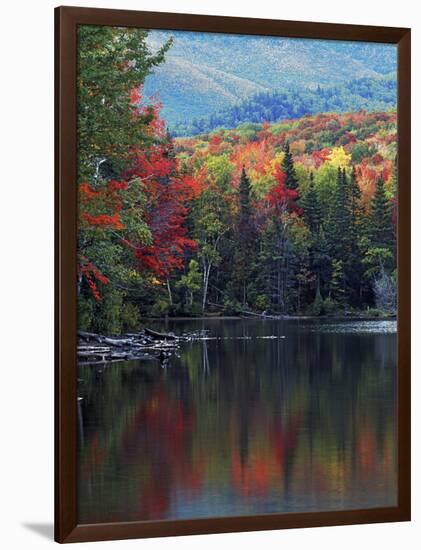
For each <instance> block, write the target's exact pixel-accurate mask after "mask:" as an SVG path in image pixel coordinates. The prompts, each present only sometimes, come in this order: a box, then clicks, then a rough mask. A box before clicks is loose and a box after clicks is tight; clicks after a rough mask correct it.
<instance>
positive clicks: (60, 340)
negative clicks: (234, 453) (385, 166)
mask: <svg viewBox="0 0 421 550" xmlns="http://www.w3.org/2000/svg"><path fill="white" fill-rule="evenodd" d="M79 24H93V25H119V26H129V27H130V26H131V27H133V26H135V27H143V28H147V29H172V30H190V31H205V32H225V33H236V34H254V35H256V34H261V35H272V36H284V37H296V38H320V39H330V40H353V41H367V42H383V43H392V44H397V46H398V158H399V165H398V172H399V191H398V193H399V215H398V270H399V285H398V287H399V288H398V505H397V506H396V507H391V508H375V509H364V510H350V511H335V512H311V513H288V514H268V515H255V516H240V517H219V518H206V519H191V520H171V521H170V520H165V521H145V522H141V521H136V522H122V523H106V524H104V523H101V524H92V525H78V523H77V494H76V491H77V484H76V482H77V479H76V478H77V472H76V444H77V438H76V429H77V428H76V425H77V424H76V220H77V188H76V183H75V182H76V29H77V25H79ZM410 43H411V34H410V29H405V28H392V27H373V26H357V25H339V24H331V23H309V22H306V23H304V22H298V21H277V20H265V19H248V18H234V17H219V16H203V15H184V14H172V13H156V12H140V11H127V10H108V9H94V8H76V7H59V8H56V9H55V258H56V259H55V540H56V541H57V542H82V541H95V540H112V539H127V538H139V537H157V536H169V535H189V534H199V533H223V532H232V531H256V530H263V529H283V528H297V527H316V526H326V525H349V524H356V523H376V522H392V521H408V520H410V508H411V492H410V470H411V453H410V450H411V449H410V433H411V425H410V408H411V402H410V398H411V391H410V390H411V388H410V375H411V372H410V345H411V341H410V339H411V335H410V322H411V317H410V267H411V265H410V249H411V243H410V213H411V212H410V170H411V149H410V141H411V126H410V125H411V117H410V113H411V101H410V100H411V78H410V71H411V63H410Z"/></svg>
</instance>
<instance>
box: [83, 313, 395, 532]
mask: <svg viewBox="0 0 421 550" xmlns="http://www.w3.org/2000/svg"><path fill="white" fill-rule="evenodd" d="M157 328H161V329H163V328H166V329H167V330H173V331H174V332H176V333H181V332H183V331H186V330H195V329H198V328H207V329H209V330H210V334H209V335H210V337H211V339H209V340H206V341H203V342H194V343H190V344H186V345H185V346H184V347H183V349H182V351H181V353H180V357H173V358H172V359H171V361H170V363H169V365H168V366H167V367H166V368H162V367H161V366H160V365H159V363H158V362H156V361H144V362H140V361H137V362H136V361H133V362H123V363H113V364H110V365H108V366H106V367H104V366H101V367H94V366H85V367H82V366H81V367H80V368H79V377H80V380H79V396H80V397H82V399H79V401H78V413H79V414H78V416H79V432H80V433H79V436H80V437H79V439H80V446H79V522H80V523H94V522H113V521H133V520H154V519H164V518H171V519H176V518H199V517H209V516H227V515H247V514H264V513H273V512H297V511H299V512H303V511H321V510H343V509H353V508H354V509H355V508H368V507H380V506H381V507H383V506H394V505H396V456H395V455H396V453H395V448H396V429H395V404H396V391H395V389H396V388H395V386H396V384H395V380H396V333H395V331H396V326H395V323H394V322H393V321H387V322H385V321H374V322H349V321H348V322H338V323H332V322H328V323H327V322H321V321H255V320H250V321H248V320H247V321H241V320H223V321H222V320H207V321H201V320H196V321H174V322H170V323H169V325H167V326H166V327H164V326H159V325H157ZM270 336H275V338H268V337H270ZM212 337H213V338H215V337H218V338H217V339H212Z"/></svg>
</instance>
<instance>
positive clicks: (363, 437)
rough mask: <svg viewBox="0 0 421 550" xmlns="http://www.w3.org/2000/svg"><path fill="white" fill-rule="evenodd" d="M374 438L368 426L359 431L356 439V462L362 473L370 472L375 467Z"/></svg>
mask: <svg viewBox="0 0 421 550" xmlns="http://www.w3.org/2000/svg"><path fill="white" fill-rule="evenodd" d="M376 454H377V453H376V440H375V437H374V434H373V432H372V431H371V429H370V428H364V429H362V430H361V431H360V434H359V436H358V440H357V457H358V464H359V465H360V467H361V470H362V472H363V473H364V474H370V473H371V472H373V470H375V469H376V467H377V461H376Z"/></svg>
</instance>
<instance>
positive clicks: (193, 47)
mask: <svg viewBox="0 0 421 550" xmlns="http://www.w3.org/2000/svg"><path fill="white" fill-rule="evenodd" d="M170 37H171V38H173V39H174V42H173V45H172V47H171V49H170V50H168V52H167V54H166V56H165V62H164V63H162V64H160V65H159V66H157V67H156V68H155V69H154V71H153V74H150V75H149V76H148V78H147V79H146V80H145V94H146V95H147V96H153V97H156V98H157V99H158V100H159V101H160V102H161V103H162V106H163V108H162V116H163V118H164V119H165V120H166V122H167V123H168V125H169V127H170V129H171V132H173V131H174V130H175V129H176V128H177V126H178V124H180V123H183V124H189V123H191V122H192V120H193V119H195V120H201V119H203V118H205V119H207V118H209V117H210V116H211V115H212V114H214V113H218V112H220V111H225V110H226V109H229V107H233V106H235V105H238V104H239V103H241V102H242V101H247V100H248V99H251V98H252V97H253V96H255V95H256V94H260V93H263V94H272V93H273V92H275V93H277V92H281V93H285V92H286V93H288V92H289V91H290V90H296V91H298V92H299V93H305V92H306V90H317V87H318V86H320V87H321V88H322V89H324V88H334V87H336V86H338V88H341V86H342V85H343V84H345V85H346V83H348V82H350V81H354V80H358V79H363V78H366V79H368V80H371V81H373V83H375V81H376V80H380V81H381V80H382V79H384V78H387V77H388V75H392V78H394V79H395V80H396V46H395V45H393V44H374V43H371V44H367V43H364V42H341V41H336V40H324V41H320V40H306V39H291V38H279V37H269V36H266V37H262V36H247V35H229V34H213V33H201V32H183V31H179V32H177V31H152V32H151V33H150V34H149V35H148V37H147V44H148V45H149V47H150V48H151V50H152V51H157V50H158V48H159V47H160V46H161V45H162V44H165V42H166V41H167V40H168V39H169V38H170ZM372 99H373V100H374V99H375V97H374V96H373V97H372ZM331 105H332V104H331ZM361 107H365V105H364V104H361V103H360V104H359V105H358V106H356V107H355V106H353V105H351V104H349V105H348V106H345V107H344V108H343V110H344V111H351V110H354V109H359V108H361ZM366 108H368V107H367V106H366ZM374 108H378V109H381V108H382V107H374ZM323 110H324V109H323ZM329 110H336V109H335V108H334V107H331V108H330V109H329ZM312 112H314V111H309V113H312ZM302 114H305V113H302ZM283 116H288V117H289V116H292V115H290V114H285V115H283ZM295 116H296V115H295ZM240 122H241V121H240ZM259 122H262V119H260V120H259ZM237 123H238V121H237ZM223 125H225V124H223ZM235 125H236V124H233V125H232V126H235Z"/></svg>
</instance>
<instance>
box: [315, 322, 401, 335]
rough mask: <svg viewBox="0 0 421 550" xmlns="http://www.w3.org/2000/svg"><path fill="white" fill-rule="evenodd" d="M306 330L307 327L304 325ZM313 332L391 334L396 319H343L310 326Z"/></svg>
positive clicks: (394, 327)
mask: <svg viewBox="0 0 421 550" xmlns="http://www.w3.org/2000/svg"><path fill="white" fill-rule="evenodd" d="M305 328H306V330H308V327H305ZM310 330H312V331H313V332H335V333H353V334H357V333H359V334H361V333H370V334H373V333H374V334H393V333H395V332H396V331H397V323H396V320H387V321H355V322H354V321H345V322H342V323H327V324H324V323H323V324H320V325H318V326H312V327H311V329H310Z"/></svg>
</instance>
